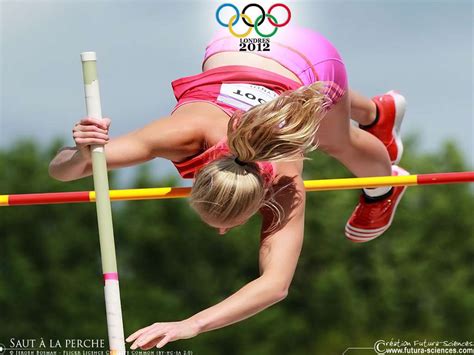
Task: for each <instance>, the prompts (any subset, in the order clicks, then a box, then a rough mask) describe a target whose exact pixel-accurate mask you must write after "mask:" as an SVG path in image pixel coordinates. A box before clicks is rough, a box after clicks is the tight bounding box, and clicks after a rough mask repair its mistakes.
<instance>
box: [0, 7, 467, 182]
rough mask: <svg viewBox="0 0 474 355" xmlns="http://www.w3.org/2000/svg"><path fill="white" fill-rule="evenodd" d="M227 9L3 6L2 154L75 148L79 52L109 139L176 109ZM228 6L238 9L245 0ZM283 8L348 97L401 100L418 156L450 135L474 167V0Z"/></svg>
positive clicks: (167, 167) (125, 176) (163, 165)
mask: <svg viewBox="0 0 474 355" xmlns="http://www.w3.org/2000/svg"><path fill="white" fill-rule="evenodd" d="M224 2H225V1H192V0H189V1H183V0H182V1H164V0H163V1H160V0H149V1H146V0H133V1H132V0H127V1H123V0H114V1H112V0H107V1H105V0H93V1H92V0H87V1H85V0H49V1H46V0H35V1H31V0H15V1H12V0H0V12H1V21H0V33H1V42H0V66H1V71H0V75H1V76H0V83H1V86H0V100H1V101H0V106H1V111H0V148H4V147H8V146H9V145H11V144H13V143H14V142H15V141H17V140H19V139H24V138H34V139H35V140H36V141H38V142H39V143H40V144H42V145H44V146H47V145H48V144H50V143H51V142H52V141H53V140H54V139H55V138H57V137H60V138H63V139H65V141H66V142H67V144H68V145H73V140H72V137H71V131H72V127H73V125H74V123H75V122H77V121H78V120H79V119H80V118H81V117H84V116H85V104H84V92H83V84H82V72H81V63H80V57H79V54H80V53H81V52H83V51H95V52H96V53H97V57H98V64H97V65H98V72H99V81H100V89H101V99H102V111H103V114H104V116H108V117H111V118H112V126H111V132H110V135H111V137H112V138H113V137H116V136H119V135H122V134H125V133H127V132H130V131H132V130H134V129H137V128H139V127H141V126H144V125H145V124H147V123H149V122H151V121H153V120H155V119H159V118H160V117H164V116H167V115H169V113H170V111H171V109H172V108H173V107H174V105H175V103H176V99H175V97H174V95H173V92H172V90H171V84H170V83H171V81H172V80H175V79H178V78H181V77H184V76H189V75H194V74H198V73H200V71H201V63H202V58H203V55H204V49H205V46H206V43H207V42H208V40H209V39H210V38H211V36H212V33H213V32H214V31H215V30H217V29H218V26H219V25H218V24H217V22H216V20H215V10H216V8H217V7H218V6H219V5H220V4H222V3H224ZM233 3H234V4H236V5H237V6H239V7H240V8H241V9H242V8H243V7H244V6H245V5H246V4H248V3H250V2H249V1H240V0H238V1H233ZM258 3H259V4H261V5H263V6H264V7H265V8H268V7H269V6H271V5H272V4H273V3H275V1H259V2H258ZM284 3H285V4H287V5H288V6H289V7H290V8H291V10H292V20H291V21H292V22H293V23H296V24H298V25H301V26H305V27H309V28H311V29H313V30H315V31H318V32H320V33H322V34H323V35H324V36H325V37H327V38H328V39H329V40H330V41H331V42H332V43H333V44H334V45H335V46H336V48H337V49H338V51H339V53H340V54H341V56H342V58H343V60H344V62H345V64H346V69H347V72H348V77H349V86H350V87H351V88H352V89H354V90H356V91H358V92H359V93H361V94H364V95H366V96H368V97H371V96H374V95H378V94H382V93H384V92H386V91H388V90H391V89H396V90H399V91H400V92H401V93H402V94H403V95H404V96H405V97H406V99H407V102H408V106H407V113H406V115H405V120H404V123H403V127H402V133H403V134H404V135H405V134H408V135H409V134H416V135H417V136H418V137H419V146H420V149H421V150H423V151H427V152H430V151H434V150H436V149H437V147H438V146H439V145H440V144H442V143H443V142H444V141H445V140H446V139H452V140H455V141H456V142H457V143H458V144H459V146H460V147H461V149H462V151H463V153H464V154H465V156H466V157H467V158H468V159H469V161H470V165H471V166H474V151H473V137H474V127H473V124H474V119H473V106H472V102H473V98H474V91H473V43H472V42H473V18H474V17H473V16H474V13H473V2H472V1H470V0H464V1H458V0H451V1H450V0H446V1H421V0H405V1H398V0H375V1H372V0H364V1H348V0H345V1H341V0H330V1H285V2H284ZM283 29H284V28H282V29H281V30H283ZM402 162H403V161H402ZM149 164H150V166H151V167H152V169H153V173H156V174H159V175H166V174H171V175H173V176H178V175H177V173H176V172H175V171H174V169H173V168H172V166H171V164H170V163H169V162H167V161H164V160H161V159H157V160H156V161H154V162H152V163H149ZM134 171H135V170H134V169H133V168H126V169H122V172H121V174H120V179H119V183H120V184H121V185H123V187H132V186H127V184H128V181H129V177H130V176H132V175H133V173H134ZM415 173H416V172H415ZM121 187H122V186H121Z"/></svg>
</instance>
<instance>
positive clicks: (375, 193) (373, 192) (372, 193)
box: [364, 186, 392, 197]
mask: <svg viewBox="0 0 474 355" xmlns="http://www.w3.org/2000/svg"><path fill="white" fill-rule="evenodd" d="M391 189H392V187H391V186H384V187H375V188H372V189H370V188H366V189H364V193H365V194H366V195H367V196H369V197H379V196H383V195H385V194H386V193H388V192H389V191H390V190H391Z"/></svg>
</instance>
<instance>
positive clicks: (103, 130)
mask: <svg viewBox="0 0 474 355" xmlns="http://www.w3.org/2000/svg"><path fill="white" fill-rule="evenodd" d="M109 125H110V120H109V119H104V120H103V121H101V120H97V119H93V118H84V119H82V120H81V121H80V122H78V123H77V124H76V125H75V126H74V129H73V137H74V141H75V143H76V146H75V147H64V148H62V149H61V150H60V151H59V152H58V154H57V155H56V156H55V157H54V158H53V160H52V161H51V163H50V166H49V174H50V175H51V176H52V177H53V178H55V179H57V180H61V181H70V180H75V179H79V178H82V177H85V176H89V175H91V174H92V161H91V155H90V150H89V146H90V145H92V144H104V145H105V157H106V160H107V167H108V169H109V170H112V169H117V168H122V167H127V166H131V165H135V164H139V163H143V162H145V161H148V160H151V159H153V158H156V157H162V158H166V159H169V160H173V161H180V160H183V159H185V158H186V157H188V156H190V155H193V154H194V153H196V152H197V151H199V149H200V148H201V145H202V142H203V137H204V136H203V134H202V129H201V125H199V119H198V118H197V117H189V116H185V115H173V116H172V117H171V116H168V117H164V118H161V119H159V120H155V121H153V122H151V123H150V124H148V125H146V126H145V127H143V128H140V129H137V130H135V131H133V132H130V133H128V134H125V135H122V136H120V137H117V138H113V139H110V140H109V136H108V131H109Z"/></svg>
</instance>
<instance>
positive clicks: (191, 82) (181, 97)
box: [171, 65, 302, 184]
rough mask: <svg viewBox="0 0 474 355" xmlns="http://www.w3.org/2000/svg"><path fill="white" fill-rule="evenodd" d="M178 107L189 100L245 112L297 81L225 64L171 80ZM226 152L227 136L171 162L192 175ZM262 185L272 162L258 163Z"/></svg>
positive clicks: (268, 179)
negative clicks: (184, 157)
mask: <svg viewBox="0 0 474 355" xmlns="http://www.w3.org/2000/svg"><path fill="white" fill-rule="evenodd" d="M171 85H172V87H173V91H174V95H175V97H176V100H177V101H178V103H177V104H176V106H175V107H174V109H173V111H172V112H174V111H175V110H176V109H177V108H178V107H180V106H182V105H184V104H187V103H190V102H200V101H201V102H202V101H204V102H207V103H210V104H213V105H215V106H217V107H219V108H220V109H221V110H222V111H224V112H225V113H226V114H227V115H228V116H232V115H233V113H234V112H235V111H237V110H242V111H247V110H249V109H250V108H251V107H253V106H255V105H258V104H261V103H265V102H267V101H270V100H273V99H274V98H276V97H277V96H279V95H280V94H281V93H282V92H284V91H287V90H295V89H297V88H298V87H300V86H302V84H301V83H298V82H296V81H293V80H291V79H289V78H286V77H284V76H281V75H279V74H275V73H273V72H270V71H267V70H263V69H258V68H254V67H249V66H240V65H228V66H223V67H219V68H214V69H210V70H207V71H205V72H203V73H201V74H198V75H193V76H188V77H184V78H181V79H177V80H174V81H172V83H171ZM228 154H230V150H229V147H228V146H227V137H224V138H223V139H221V140H220V141H219V142H218V143H217V144H216V145H214V146H212V147H210V148H209V149H207V150H205V151H204V152H202V153H200V154H198V155H196V156H194V157H191V158H189V159H187V160H186V161H183V162H179V163H178V162H173V164H174V166H175V167H176V168H177V169H178V172H179V174H180V175H181V177H183V178H185V179H187V178H193V177H194V175H195V174H196V173H197V171H198V170H199V169H201V168H202V167H203V166H205V165H206V164H207V163H209V162H211V161H213V160H215V159H217V158H219V157H222V156H224V155H228ZM257 164H258V166H259V167H260V171H261V173H262V176H263V178H264V180H265V183H266V184H270V183H271V181H272V180H273V178H274V176H275V168H274V164H273V163H269V162H259V163H257Z"/></svg>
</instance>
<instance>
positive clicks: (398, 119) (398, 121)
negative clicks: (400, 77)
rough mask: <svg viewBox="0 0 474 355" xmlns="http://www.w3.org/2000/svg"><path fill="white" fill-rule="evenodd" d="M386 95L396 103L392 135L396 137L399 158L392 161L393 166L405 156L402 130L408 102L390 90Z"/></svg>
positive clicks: (396, 92)
mask: <svg viewBox="0 0 474 355" xmlns="http://www.w3.org/2000/svg"><path fill="white" fill-rule="evenodd" d="M386 94H387V95H391V96H392V97H393V100H394V101H395V124H394V125H393V129H392V134H393V136H394V137H395V144H396V145H397V157H396V158H395V160H394V161H392V164H394V165H397V164H398V163H399V162H400V160H401V159H402V155H403V142H402V138H401V135H400V128H401V126H402V122H403V117H404V116H405V111H406V105H407V102H406V99H405V97H403V96H402V95H400V93H398V91H395V90H390V91H389V92H387V93H386Z"/></svg>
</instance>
